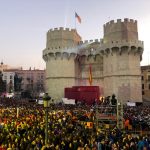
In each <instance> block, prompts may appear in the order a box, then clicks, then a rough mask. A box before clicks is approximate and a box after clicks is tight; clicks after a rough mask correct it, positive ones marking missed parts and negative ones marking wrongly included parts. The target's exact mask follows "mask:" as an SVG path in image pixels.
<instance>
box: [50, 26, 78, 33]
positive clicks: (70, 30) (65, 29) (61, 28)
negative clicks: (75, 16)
mask: <svg viewBox="0 0 150 150" xmlns="http://www.w3.org/2000/svg"><path fill="white" fill-rule="evenodd" d="M55 31H69V32H77V31H76V29H70V28H64V27H59V28H52V29H50V30H48V32H55Z"/></svg>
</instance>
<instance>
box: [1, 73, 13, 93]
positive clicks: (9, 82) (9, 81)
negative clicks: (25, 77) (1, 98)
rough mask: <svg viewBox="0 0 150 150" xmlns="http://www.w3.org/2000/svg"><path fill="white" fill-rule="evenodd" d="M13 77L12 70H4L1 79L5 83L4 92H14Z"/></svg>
mask: <svg viewBox="0 0 150 150" xmlns="http://www.w3.org/2000/svg"><path fill="white" fill-rule="evenodd" d="M14 77H15V72H14V71H13V70H4V71H3V76H2V79H3V81H4V82H5V83H6V92H7V93H12V92H14Z"/></svg>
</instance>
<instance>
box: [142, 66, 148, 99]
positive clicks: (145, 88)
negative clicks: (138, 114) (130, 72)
mask: <svg viewBox="0 0 150 150" xmlns="http://www.w3.org/2000/svg"><path fill="white" fill-rule="evenodd" d="M141 80H142V97H143V100H149V101H150V65H147V66H141Z"/></svg>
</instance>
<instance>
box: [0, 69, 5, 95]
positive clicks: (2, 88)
mask: <svg viewBox="0 0 150 150" xmlns="http://www.w3.org/2000/svg"><path fill="white" fill-rule="evenodd" d="M2 77H3V74H2V72H1V71H0V95H1V94H2V93H3V92H6V82H5V81H3V78H2Z"/></svg>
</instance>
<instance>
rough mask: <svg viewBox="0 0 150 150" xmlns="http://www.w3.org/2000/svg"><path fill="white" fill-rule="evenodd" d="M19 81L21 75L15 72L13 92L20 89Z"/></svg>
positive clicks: (20, 80)
mask: <svg viewBox="0 0 150 150" xmlns="http://www.w3.org/2000/svg"><path fill="white" fill-rule="evenodd" d="M21 82H22V77H19V76H18V75H17V74H15V76H14V91H15V92H20V91H21Z"/></svg>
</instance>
